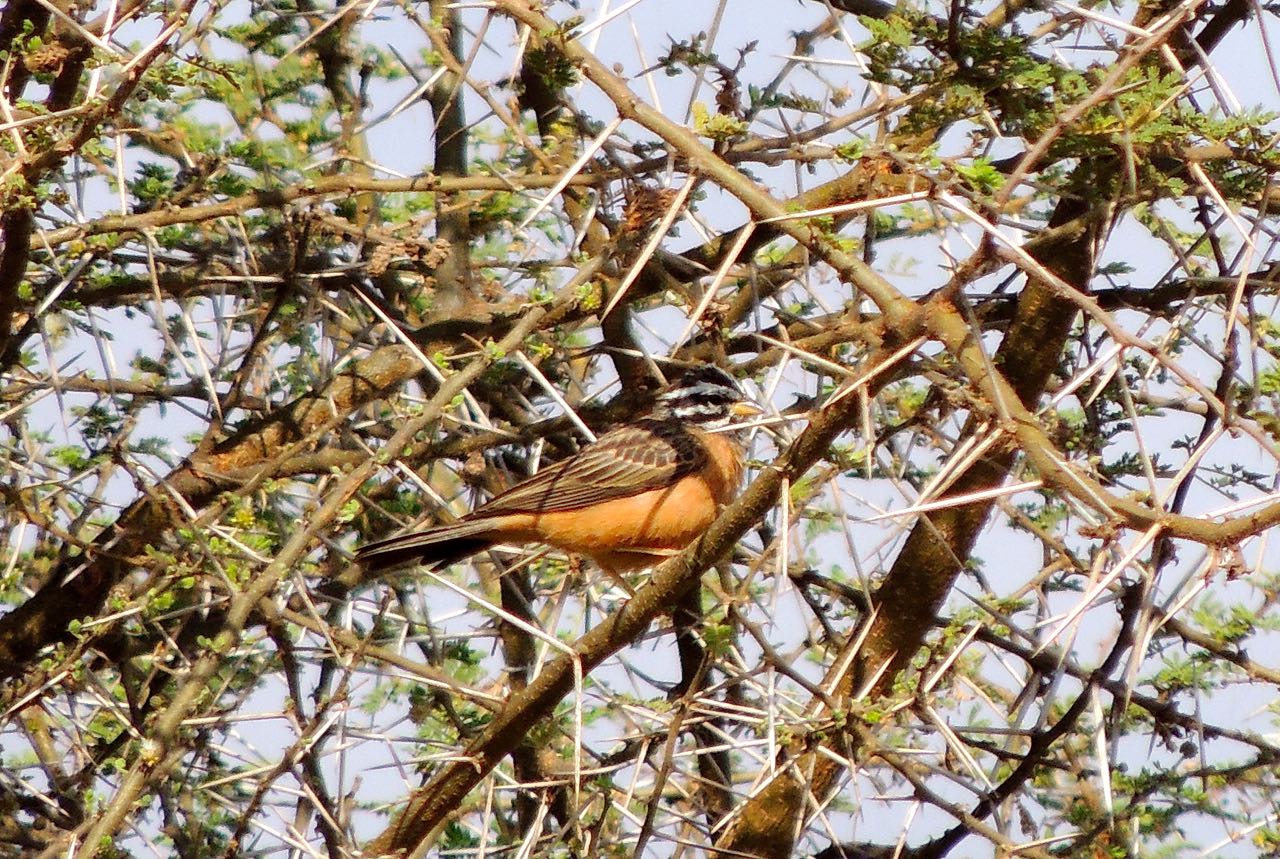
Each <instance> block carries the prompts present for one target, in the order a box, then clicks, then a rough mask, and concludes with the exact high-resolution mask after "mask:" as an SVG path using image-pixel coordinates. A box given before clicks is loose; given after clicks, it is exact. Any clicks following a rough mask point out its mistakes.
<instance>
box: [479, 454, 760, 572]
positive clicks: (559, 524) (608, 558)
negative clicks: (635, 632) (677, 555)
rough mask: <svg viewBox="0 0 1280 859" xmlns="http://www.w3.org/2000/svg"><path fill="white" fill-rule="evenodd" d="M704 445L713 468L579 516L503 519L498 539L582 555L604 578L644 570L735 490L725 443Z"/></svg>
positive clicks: (691, 536)
mask: <svg viewBox="0 0 1280 859" xmlns="http://www.w3.org/2000/svg"><path fill="white" fill-rule="evenodd" d="M705 443H706V444H707V446H708V447H709V448H710V449H711V451H712V452H713V455H712V456H711V457H710V459H711V460H712V461H713V463H715V464H714V465H711V466H709V467H708V468H706V469H704V470H703V471H702V473H700V474H697V475H689V476H687V477H685V478H683V479H681V480H680V481H678V482H677V483H676V484H675V485H674V486H670V487H668V488H666V489H655V490H652V491H649V492H645V493H642V494H640V495H635V496H632V497H630V498H619V499H617V500H614V501H607V502H604V503H603V504H596V505H593V506H591V507H587V508H582V509H579V510H564V511H557V512H552V513H520V514H512V515H509V516H503V517H502V527H501V528H500V529H499V533H500V534H501V539H502V540H503V541H504V542H513V543H521V542H538V543H548V544H550V545H552V546H556V547H558V548H561V549H564V550H566V551H569V552H576V553H578V554H582V555H587V556H589V557H591V558H592V559H593V560H594V561H595V562H596V563H598V564H599V565H600V566H601V567H602V568H604V569H605V570H606V571H608V572H626V571H629V570H636V569H640V568H642V567H647V566H650V565H651V564H654V563H656V562H657V561H660V560H662V559H663V558H664V557H667V556H669V555H671V554H673V553H674V552H677V551H679V550H680V549H683V548H684V547H685V546H688V545H689V544H690V543H692V542H693V541H694V540H695V539H697V537H699V536H700V535H701V534H702V532H703V531H705V530H706V529H707V527H708V526H709V525H710V524H711V523H712V521H714V520H715V518H716V514H717V513H719V511H720V508H721V507H722V506H724V505H725V504H727V503H728V502H729V501H730V500H732V498H733V496H734V494H735V492H736V490H737V488H738V484H739V482H740V481H741V479H742V465H741V461H740V459H739V458H738V455H737V453H736V451H735V450H734V449H733V447H732V445H731V444H730V442H728V440H726V439H724V438H722V437H721V436H714V435H713V436H707V437H706V439H705Z"/></svg>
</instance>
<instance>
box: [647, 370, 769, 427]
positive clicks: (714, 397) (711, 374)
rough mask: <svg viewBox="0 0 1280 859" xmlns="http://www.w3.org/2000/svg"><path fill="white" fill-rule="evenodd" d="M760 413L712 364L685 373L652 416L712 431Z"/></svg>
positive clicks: (662, 394) (734, 384)
mask: <svg viewBox="0 0 1280 859" xmlns="http://www.w3.org/2000/svg"><path fill="white" fill-rule="evenodd" d="M762 411H763V410H762V409H761V408H760V407H759V406H757V405H756V404H755V403H753V402H751V401H750V400H749V399H747V395H746V394H745V393H743V391H742V388H741V387H739V386H738V383H737V382H736V381H735V380H734V378H733V377H732V376H730V375H729V374H728V373H726V372H725V371H724V370H721V369H720V368H719V367H716V366H714V365H712V364H707V365H705V366H702V367H695V368H693V369H691V370H686V371H685V372H684V373H683V374H682V375H681V376H680V378H679V379H677V380H676V381H675V382H674V383H672V384H671V385H670V386H669V387H668V388H667V389H666V390H665V391H663V392H662V393H661V394H660V395H659V396H658V400H657V402H656V403H655V404H654V407H653V411H652V413H651V414H652V416H653V417H656V418H664V419H665V418H671V419H674V420H678V421H681V422H684V423H689V424H693V425H695V426H699V427H703V428H704V429H714V428H716V427H723V426H728V425H729V424H730V423H732V422H733V421H735V420H740V419H742V418H746V417H751V416H753V415H758V414H760V413H761V412H762Z"/></svg>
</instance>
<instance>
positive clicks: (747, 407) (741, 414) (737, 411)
mask: <svg viewBox="0 0 1280 859" xmlns="http://www.w3.org/2000/svg"><path fill="white" fill-rule="evenodd" d="M729 414H731V415H733V416H734V417H735V418H754V417H755V416H756V415H762V414H764V409H762V408H760V407H759V406H757V405H756V404H755V403H748V402H746V401H745V400H744V401H743V402H741V403H734V404H733V405H732V406H730V407H729Z"/></svg>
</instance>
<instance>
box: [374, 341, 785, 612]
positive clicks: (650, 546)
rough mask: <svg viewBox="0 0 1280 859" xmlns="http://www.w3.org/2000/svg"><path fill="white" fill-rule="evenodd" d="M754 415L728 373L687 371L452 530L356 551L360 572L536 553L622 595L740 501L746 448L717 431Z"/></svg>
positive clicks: (440, 528)
mask: <svg viewBox="0 0 1280 859" xmlns="http://www.w3.org/2000/svg"><path fill="white" fill-rule="evenodd" d="M761 412H762V409H760V407H759V406H757V405H755V404H754V403H752V402H751V401H750V400H749V399H748V398H747V396H746V395H745V394H744V393H743V390H742V388H741V387H740V386H739V385H738V383H737V382H736V381H735V380H734V378H733V376H731V375H730V374H729V373H727V372H726V371H724V370H722V369H720V368H719V367H717V366H715V365H713V364H706V365H701V366H698V367H695V368H692V369H689V370H687V371H686V372H684V373H683V374H682V375H681V376H680V377H679V378H678V379H677V381H676V382H675V383H673V384H672V385H670V386H669V387H667V388H666V389H665V390H664V391H663V392H662V393H661V394H659V396H658V397H657V398H656V400H655V401H654V404H653V407H652V408H651V409H650V410H649V411H648V412H647V413H646V414H645V415H643V416H642V417H640V418H639V419H637V420H634V421H631V422H629V423H625V424H622V425H620V426H617V427H614V428H613V429H611V430H609V431H607V432H605V433H604V434H603V435H601V436H600V437H599V438H598V439H596V441H594V442H592V443H590V444H588V445H586V446H584V447H583V448H582V449H581V450H580V451H578V452H577V453H575V454H574V455H572V456H570V457H568V458H566V459H564V460H561V461H560V462H557V463H555V464H553V465H550V466H547V467H546V468H543V469H542V470H541V471H539V472H538V473H537V474H535V475H534V476H533V477H530V478H528V479H527V480H524V481H521V482H520V483H517V484H516V485H514V486H512V487H511V488H510V489H507V490H506V491H504V492H501V493H499V494H498V495H496V496H494V497H493V498H492V499H490V500H489V501H488V502H486V503H484V504H482V505H480V506H479V507H477V508H475V509H474V510H472V511H471V512H470V513H468V514H467V515H465V516H463V517H461V518H459V519H457V520H456V521H454V522H451V523H449V524H445V525H436V526H432V527H429V528H424V529H421V530H417V531H411V532H409V533H406V534H401V535H399V536H397V537H391V538H390V539H386V540H380V541H377V542H374V543H369V544H367V545H364V546H361V547H360V548H359V549H357V550H356V553H355V557H356V561H357V562H358V563H359V565H360V566H361V567H362V568H363V570H364V571H366V572H367V573H372V574H378V573H381V572H384V571H387V570H391V569H395V568H398V567H402V566H407V565H410V564H422V565H425V566H427V567H429V568H432V569H440V568H443V567H446V566H448V565H450V564H453V563H456V562H458V561H461V560H463V559H465V558H467V557H469V556H471V555H474V554H476V553H478V552H482V551H484V550H486V549H489V548H491V547H493V546H496V545H499V544H533V543H544V544H547V545H550V546H554V547H556V548H558V549H562V550H564V551H566V552H570V553H573V554H577V555H584V556H586V557H588V558H590V559H591V560H593V561H594V562H595V563H596V565H597V566H599V567H600V568H601V569H602V570H603V571H604V572H605V573H606V574H607V575H609V576H610V577H611V578H613V579H614V580H616V581H618V582H620V583H622V584H623V585H624V586H625V585H626V579H625V578H623V574H625V573H631V572H635V571H638V570H641V569H644V568H646V567H651V566H653V565H654V564H657V563H659V562H661V561H662V560H663V559H664V558H667V557H670V556H671V555H674V554H677V553H678V552H679V551H680V550H681V549H683V548H685V547H686V546H688V545H689V544H690V543H692V542H693V541H694V540H695V539H697V538H698V537H699V536H700V535H701V534H702V533H703V532H704V531H705V530H706V529H707V528H708V527H709V526H710V525H711V523H712V522H713V521H714V520H715V518H716V516H717V515H718V514H719V512H720V509H721V508H722V507H724V506H725V505H726V504H728V503H729V502H730V501H732V500H733V499H734V497H736V495H737V494H738V491H739V488H740V486H741V483H742V475H743V463H744V449H743V444H742V440H741V438H740V436H739V434H738V433H737V432H735V431H733V430H732V429H730V431H727V432H714V430H722V429H725V428H728V427H731V424H732V423H733V422H734V421H735V419H740V418H745V417H750V416H753V415H758V414H760V413H761ZM628 590H630V588H629V587H628Z"/></svg>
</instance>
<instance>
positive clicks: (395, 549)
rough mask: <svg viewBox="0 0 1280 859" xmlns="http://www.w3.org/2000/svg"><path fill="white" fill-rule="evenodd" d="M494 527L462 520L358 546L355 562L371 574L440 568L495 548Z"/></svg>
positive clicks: (482, 521) (473, 520) (480, 522)
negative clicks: (414, 567)
mask: <svg viewBox="0 0 1280 859" xmlns="http://www.w3.org/2000/svg"><path fill="white" fill-rule="evenodd" d="M493 527H494V526H493V523H492V522H486V521H485V520H483V519H470V520H468V519H462V520H459V521H457V522H453V523H451V524H449V525H439V526H437V527H435V528H426V529H424V530H422V531H412V532H410V533H408V534H401V535H400V536H399V537H392V538H390V539H388V540H379V541H378V542H376V543H369V544H368V545H367V546H361V547H360V548H359V549H356V560H357V561H358V562H359V563H360V564H361V565H362V566H363V567H364V568H365V569H366V570H367V571H368V572H370V573H380V572H382V571H384V570H390V569H392V568H394V567H402V566H406V565H408V564H414V563H418V564H426V565H428V566H432V567H443V566H447V565H448V564H452V563H454V562H455V561H461V560H462V559H463V558H465V557H467V556H468V555H474V554H475V553H476V552H482V551H484V550H485V549H487V548H489V547H490V546H492V545H494V543H496V542H497V541H496V540H495V539H494V537H493Z"/></svg>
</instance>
